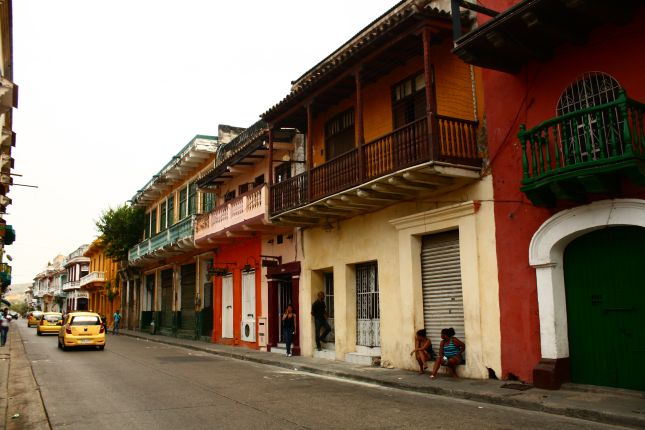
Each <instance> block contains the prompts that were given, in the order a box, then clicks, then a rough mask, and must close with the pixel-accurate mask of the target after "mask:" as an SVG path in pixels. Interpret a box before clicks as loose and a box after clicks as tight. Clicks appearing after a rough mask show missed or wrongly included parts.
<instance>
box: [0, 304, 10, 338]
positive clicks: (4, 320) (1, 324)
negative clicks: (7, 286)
mask: <svg viewBox="0 0 645 430" xmlns="http://www.w3.org/2000/svg"><path fill="white" fill-rule="evenodd" d="M10 322H11V315H9V309H7V308H4V310H3V311H2V312H1V313H0V346H4V344H5V343H7V336H8V335H9V323H10Z"/></svg>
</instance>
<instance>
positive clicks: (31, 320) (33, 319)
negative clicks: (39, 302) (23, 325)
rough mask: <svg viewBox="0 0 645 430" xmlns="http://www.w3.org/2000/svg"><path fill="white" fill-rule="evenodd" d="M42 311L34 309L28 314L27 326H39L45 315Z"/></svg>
mask: <svg viewBox="0 0 645 430" xmlns="http://www.w3.org/2000/svg"><path fill="white" fill-rule="evenodd" d="M43 313H44V312H42V311H32V312H29V314H27V327H38V324H40V319H41V318H42V316H43Z"/></svg>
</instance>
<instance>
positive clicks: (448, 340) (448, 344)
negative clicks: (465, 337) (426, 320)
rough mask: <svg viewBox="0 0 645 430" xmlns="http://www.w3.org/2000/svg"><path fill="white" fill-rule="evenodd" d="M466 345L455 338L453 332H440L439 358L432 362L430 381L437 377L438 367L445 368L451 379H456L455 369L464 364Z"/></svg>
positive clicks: (452, 330)
mask: <svg viewBox="0 0 645 430" xmlns="http://www.w3.org/2000/svg"><path fill="white" fill-rule="evenodd" d="M465 350H466V345H465V344H464V343H463V342H462V341H460V340H459V339H457V338H456V337H455V330H454V329H453V328H452V327H451V328H444V329H443V330H441V343H440V344H439V357H437V360H436V361H435V362H434V367H433V368H432V375H430V379H434V378H436V377H437V372H438V371H439V366H446V367H447V368H448V371H449V372H450V374H451V375H452V377H453V378H457V372H456V370H455V369H456V368H457V365H458V364H462V363H463V362H464V351H465Z"/></svg>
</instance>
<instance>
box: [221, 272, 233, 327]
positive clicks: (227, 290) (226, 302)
mask: <svg viewBox="0 0 645 430" xmlns="http://www.w3.org/2000/svg"><path fill="white" fill-rule="evenodd" d="M222 337H226V338H230V339H232V338H233V275H231V274H228V275H226V276H224V277H223V278H222Z"/></svg>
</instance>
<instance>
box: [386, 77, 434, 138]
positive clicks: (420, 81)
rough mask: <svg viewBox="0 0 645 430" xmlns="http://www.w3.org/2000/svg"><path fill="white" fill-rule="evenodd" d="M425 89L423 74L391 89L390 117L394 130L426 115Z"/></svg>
mask: <svg viewBox="0 0 645 430" xmlns="http://www.w3.org/2000/svg"><path fill="white" fill-rule="evenodd" d="M425 87H426V83H425V79H424V77H423V73H419V74H418V75H416V76H413V77H411V78H408V79H406V80H404V81H402V82H399V83H398V84H396V85H394V86H393V87H392V116H393V122H394V128H395V129H397V128H399V127H403V126H404V125H406V124H410V123H411V122H414V121H416V120H418V119H421V118H422V117H424V116H425V115H426V93H425Z"/></svg>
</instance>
